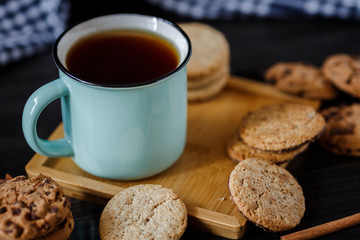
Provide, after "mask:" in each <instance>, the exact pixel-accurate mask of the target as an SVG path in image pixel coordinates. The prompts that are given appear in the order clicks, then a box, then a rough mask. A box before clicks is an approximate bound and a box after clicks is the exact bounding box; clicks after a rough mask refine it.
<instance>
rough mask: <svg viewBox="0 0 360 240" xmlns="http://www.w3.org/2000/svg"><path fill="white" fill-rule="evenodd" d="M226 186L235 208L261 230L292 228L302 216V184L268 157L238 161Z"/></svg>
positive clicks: (303, 199)
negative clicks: (267, 159)
mask: <svg viewBox="0 0 360 240" xmlns="http://www.w3.org/2000/svg"><path fill="white" fill-rule="evenodd" d="M228 188H229V191H230V196H231V199H232V201H233V202H234V204H235V205H236V207H237V208H238V210H239V211H240V212H241V213H242V214H243V215H244V217H245V218H247V219H248V220H249V221H251V222H253V223H255V224H256V225H257V226H259V227H261V228H263V229H264V230H267V231H273V232H278V231H286V230H289V229H292V228H294V227H295V226H297V225H298V224H299V223H300V221H301V219H302V217H303V216H304V212H305V198H304V195H303V192H302V189H301V186H300V185H299V184H298V182H297V181H296V180H295V178H294V177H293V176H292V175H291V174H290V173H289V172H288V171H287V170H285V169H284V168H282V167H280V166H277V165H276V164H272V163H270V162H269V161H266V160H263V159H260V158H248V159H246V160H244V161H241V162H240V163H239V164H238V165H237V166H236V167H235V168H234V170H233V171H232V172H231V174H230V177H229V182H228Z"/></svg>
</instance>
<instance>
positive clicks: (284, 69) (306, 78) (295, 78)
mask: <svg viewBox="0 0 360 240" xmlns="http://www.w3.org/2000/svg"><path fill="white" fill-rule="evenodd" d="M265 80H266V81H267V82H269V83H271V84H274V86H275V87H276V88H278V89H279V90H281V91H283V92H287V93H289V94H293V95H298V96H301V97H306V98H313V99H325V100H331V99H334V98H336V96H337V91H336V89H335V88H334V87H333V86H332V84H331V83H330V82H329V81H328V80H326V79H325V77H324V76H323V75H322V73H321V71H320V69H318V68H316V67H314V66H312V65H308V64H304V63H300V62H295V63H283V62H280V63H276V64H274V65H272V66H271V67H270V68H269V69H268V70H267V71H266V72H265Z"/></svg>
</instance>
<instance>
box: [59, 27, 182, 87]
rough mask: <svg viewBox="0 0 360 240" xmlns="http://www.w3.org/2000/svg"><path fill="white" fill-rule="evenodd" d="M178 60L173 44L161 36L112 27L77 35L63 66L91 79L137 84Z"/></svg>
mask: <svg viewBox="0 0 360 240" xmlns="http://www.w3.org/2000/svg"><path fill="white" fill-rule="evenodd" d="M178 64H179V56H178V53H177V50H176V49H175V47H174V46H173V45H172V44H171V43H170V42H169V41H168V40H166V39H165V38H162V37H161V36H158V35H155V34H152V33H148V32H142V31H136V30H112V31H106V32H100V33H96V34H91V35H89V36H85V37H83V38H81V39H79V40H78V41H77V42H75V44H74V45H73V46H72V47H71V48H70V50H69V52H68V54H67V56H66V67H67V69H68V70H69V71H70V72H71V73H72V74H73V75H74V76H76V77H78V78H80V79H82V80H85V81H87V82H90V83H94V84H100V85H102V84H103V85H113V86H134V85H135V86H136V85H142V84H145V83H147V82H149V81H151V80H154V79H157V78H160V77H162V76H164V75H166V74H168V73H170V72H172V71H173V70H175V69H176V67H177V66H178Z"/></svg>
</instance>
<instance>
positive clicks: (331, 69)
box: [322, 54, 360, 98]
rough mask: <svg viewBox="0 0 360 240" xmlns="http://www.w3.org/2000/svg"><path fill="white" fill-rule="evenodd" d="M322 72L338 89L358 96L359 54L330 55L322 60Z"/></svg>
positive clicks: (359, 89) (359, 93) (359, 86)
mask: <svg viewBox="0 0 360 240" xmlns="http://www.w3.org/2000/svg"><path fill="white" fill-rule="evenodd" d="M322 72H323V74H324V76H325V77H326V78H327V79H328V80H329V81H331V82H332V83H333V84H334V85H335V86H336V87H338V88H339V89H340V90H342V91H344V92H346V93H348V94H350V95H352V96H353V97H357V98H360V56H350V55H348V54H336V55H332V56H330V57H328V58H327V59H326V60H325V61H324V63H323V66H322Z"/></svg>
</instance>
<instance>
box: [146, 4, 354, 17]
mask: <svg viewBox="0 0 360 240" xmlns="http://www.w3.org/2000/svg"><path fill="white" fill-rule="evenodd" d="M148 2H150V3H152V4H154V5H158V6H161V7H162V8H163V9H165V10H167V11H170V12H174V13H176V14H178V15H181V16H185V17H190V18H193V19H204V20H205V19H229V18H235V17H244V16H252V17H260V18H277V19H279V18H280V19H289V18H292V19H294V18H312V17H322V18H339V19H354V20H360V0H148Z"/></svg>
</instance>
